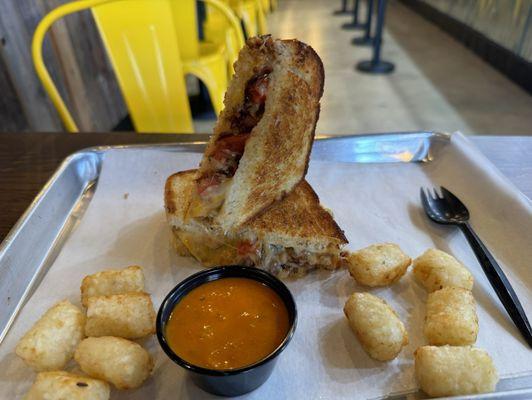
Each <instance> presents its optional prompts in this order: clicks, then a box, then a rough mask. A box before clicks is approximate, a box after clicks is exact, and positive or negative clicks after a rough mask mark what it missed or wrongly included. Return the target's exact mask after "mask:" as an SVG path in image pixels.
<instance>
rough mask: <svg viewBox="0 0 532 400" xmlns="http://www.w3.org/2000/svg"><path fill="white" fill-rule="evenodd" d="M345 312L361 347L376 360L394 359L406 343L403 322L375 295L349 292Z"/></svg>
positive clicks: (406, 336)
mask: <svg viewBox="0 0 532 400" xmlns="http://www.w3.org/2000/svg"><path fill="white" fill-rule="evenodd" d="M344 313H345V315H346V317H347V320H348V321H349V325H350V326H351V329H352V330H353V332H355V334H356V336H357V337H358V340H359V341H360V344H361V345H362V348H363V349H364V350H365V351H366V353H368V355H369V356H370V357H371V358H374V359H375V360H379V361H389V360H393V359H394V358H395V357H397V355H398V354H399V352H400V351H401V349H402V348H403V346H405V345H406V344H408V334H407V332H406V330H405V327H404V325H403V323H402V322H401V321H400V320H399V317H398V316H397V314H396V313H395V311H394V310H393V309H392V308H391V307H390V306H389V305H388V304H387V303H386V302H385V301H384V300H382V299H380V298H378V297H377V296H373V295H371V294H369V293H354V294H352V295H351V296H350V297H349V299H347V302H346V303H345V307H344Z"/></svg>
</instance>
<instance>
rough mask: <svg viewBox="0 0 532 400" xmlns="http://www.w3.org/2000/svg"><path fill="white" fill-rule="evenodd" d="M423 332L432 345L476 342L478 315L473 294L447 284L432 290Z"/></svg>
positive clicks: (458, 344)
mask: <svg viewBox="0 0 532 400" xmlns="http://www.w3.org/2000/svg"><path fill="white" fill-rule="evenodd" d="M424 331H425V337H426V338H427V340H428V342H429V344H433V345H436V346H441V345H444V344H450V345H453V346H464V345H468V344H473V343H475V342H476V340H477V334H478V317H477V312H476V307H475V299H474V298H473V294H472V293H471V292H470V291H469V290H466V289H462V288H457V287H446V288H443V289H440V290H436V291H435V292H432V293H430V294H429V297H428V299H427V315H426V317H425V327H424Z"/></svg>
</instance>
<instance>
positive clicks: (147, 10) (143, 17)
mask: <svg viewBox="0 0 532 400" xmlns="http://www.w3.org/2000/svg"><path fill="white" fill-rule="evenodd" d="M173 1H180V0H79V1H75V2H72V3H66V4H64V5H62V6H59V7H57V8H56V9H54V10H52V11H51V12H50V13H49V14H47V15H46V16H45V17H44V18H43V19H42V21H41V22H40V23H39V25H38V26H37V29H36V30H35V33H34V36H33V42H32V55H33V61H34V64H35V69H36V72H37V75H38V76H39V78H40V79H41V81H42V83H43V86H44V88H45V90H46V91H47V93H48V95H49V96H50V98H51V100H52V102H53V104H54V106H55V107H56V109H57V110H58V113H59V115H60V117H61V120H62V121H63V124H64V125H65V127H66V129H67V130H68V131H69V132H77V131H78V127H77V125H76V123H75V121H74V119H73V117H72V114H71V113H70V112H69V110H68V108H67V107H66V105H65V102H64V101H63V99H62V98H61V95H60V94H59V91H58V90H57V87H56V86H55V84H54V82H53V81H52V79H51V77H50V74H49V73H48V70H47V69H46V66H45V65H44V61H43V58H42V43H43V40H44V35H45V34H46V32H47V30H48V29H49V28H50V26H51V25H52V24H53V23H54V22H55V21H57V20H58V19H60V18H62V17H64V16H66V15H68V14H72V13H75V12H78V11H81V10H86V9H91V10H92V11H93V15H94V17H95V19H96V23H97V25H98V28H99V30H100V34H101V36H102V39H103V41H104V44H105V47H106V49H107V53H108V54H109V57H110V59H111V63H112V64H113V68H114V70H115V73H116V76H117V79H118V83H119V85H120V89H121V91H122V94H123V96H124V100H125V102H126V104H127V107H128V109H129V113H130V115H131V118H132V120H133V123H134V125H135V128H136V130H137V131H138V132H169V133H170V132H193V124H192V117H191V113H190V106H189V103H188V97H187V93H186V86H185V80H184V75H185V71H192V70H194V67H195V66H194V65H193V63H194V61H193V60H188V64H187V63H184V62H183V61H182V59H181V55H180V52H179V44H178V38H177V34H176V28H175V21H174V9H173V8H172V3H173ZM204 1H206V2H208V3H213V2H217V0H204ZM233 22H235V21H234V20H233ZM197 69H198V70H201V67H197ZM202 72H203V71H202ZM203 75H206V76H204V78H205V79H211V78H212V76H209V75H208V73H204V74H203ZM217 90H218V93H219V91H220V90H225V88H223V89H219V88H217ZM219 97H220V96H219V95H217V98H219ZM216 101H218V103H217V104H219V100H216ZM214 102H215V100H214V99H213V103H214ZM216 107H217V108H219V105H218V106H216Z"/></svg>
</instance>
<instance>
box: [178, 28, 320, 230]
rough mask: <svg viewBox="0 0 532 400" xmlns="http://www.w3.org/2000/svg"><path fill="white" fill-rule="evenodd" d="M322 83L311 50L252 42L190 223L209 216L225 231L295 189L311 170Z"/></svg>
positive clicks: (211, 147) (199, 183) (202, 173)
mask: <svg viewBox="0 0 532 400" xmlns="http://www.w3.org/2000/svg"><path fill="white" fill-rule="evenodd" d="M323 82H324V73H323V65H322V63H321V60H320V58H319V57H318V55H317V54H316V53H315V52H314V50H313V49H312V48H311V47H309V46H307V45H306V44H304V43H301V42H299V41H297V40H273V39H272V38H271V37H270V36H262V37H255V38H251V39H249V40H248V41H247V43H246V46H245V47H244V48H243V49H242V50H241V52H240V54H239V58H238V60H237V62H236V63H235V75H234V77H233V79H232V81H231V83H230V85H229V88H228V90H227V93H226V95H225V100H224V105H225V108H224V110H223V111H222V112H221V114H220V116H219V118H218V122H217V124H216V126H215V128H214V134H213V136H212V138H211V140H210V142H209V144H208V146H207V148H206V150H205V154H204V156H203V159H202V161H201V163H200V168H199V169H198V172H197V174H196V177H195V181H196V190H193V191H192V196H191V201H190V206H189V208H188V209H187V211H186V216H187V219H188V218H189V217H192V218H198V217H199V218H202V217H211V218H214V219H215V220H216V222H217V224H219V225H220V226H221V227H222V228H223V229H224V231H226V232H227V231H229V230H230V229H235V228H239V227H241V226H243V225H244V223H245V222H246V221H249V220H250V219H251V218H252V217H254V216H255V215H257V214H258V213H259V212H261V211H262V210H264V209H265V208H267V207H268V206H270V205H271V204H272V203H274V202H275V201H277V200H279V199H281V198H282V197H284V196H285V195H286V194H288V193H290V192H291V191H292V190H293V189H294V187H295V186H296V185H297V184H298V183H299V182H300V181H301V180H302V179H303V177H304V176H305V174H306V171H307V167H308V160H309V155H310V150H311V147H312V143H313V140H314V130H315V127H316V122H317V120H318V115H319V101H320V98H321V96H322V94H323Z"/></svg>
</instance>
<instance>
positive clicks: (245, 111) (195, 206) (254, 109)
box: [190, 68, 272, 217]
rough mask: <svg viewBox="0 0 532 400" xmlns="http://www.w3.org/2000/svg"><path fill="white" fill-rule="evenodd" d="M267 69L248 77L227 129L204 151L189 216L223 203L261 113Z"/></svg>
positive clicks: (266, 81)
mask: <svg viewBox="0 0 532 400" xmlns="http://www.w3.org/2000/svg"><path fill="white" fill-rule="evenodd" d="M271 72H272V69H271V68H264V69H262V71H260V72H259V73H257V74H255V75H254V76H253V77H252V78H251V79H249V80H248V82H247V83H246V86H245V92H244V101H243V103H242V104H241V105H240V107H238V108H237V109H236V111H235V112H234V114H233V115H231V116H230V118H229V121H230V126H231V129H230V130H229V131H227V132H223V133H221V134H220V135H218V137H217V139H216V142H215V145H214V146H213V147H212V148H211V150H210V152H209V154H207V163H206V165H205V166H204V167H203V168H202V172H201V175H200V176H199V177H198V178H197V179H196V195H195V196H194V200H193V201H192V203H191V209H190V215H191V216H192V217H206V216H209V215H211V214H212V213H213V212H216V211H217V210H218V209H219V208H220V207H221V206H222V205H223V202H224V199H225V194H226V191H227V188H228V186H229V182H230V181H231V179H232V178H233V176H234V175H235V173H236V170H237V169H238V165H239V162H240V159H241V158H242V155H243V154H244V150H245V147H246V142H247V140H248V139H249V137H250V135H251V131H252V130H253V128H255V126H256V125H257V124H258V123H259V121H260V120H261V118H262V116H263V114H264V108H265V104H266V98H267V94H268V86H269V83H270V74H271Z"/></svg>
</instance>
